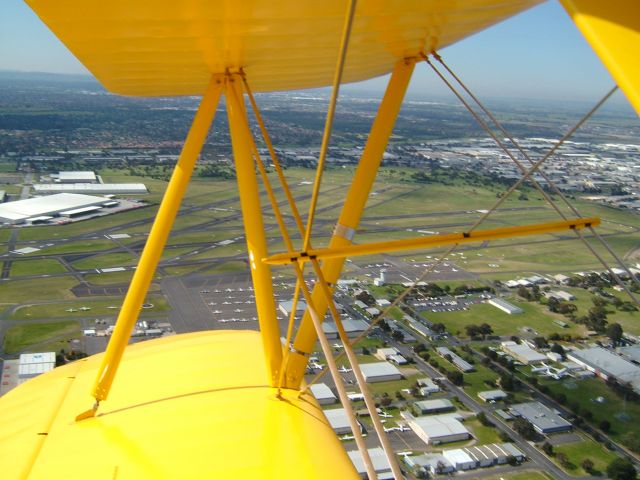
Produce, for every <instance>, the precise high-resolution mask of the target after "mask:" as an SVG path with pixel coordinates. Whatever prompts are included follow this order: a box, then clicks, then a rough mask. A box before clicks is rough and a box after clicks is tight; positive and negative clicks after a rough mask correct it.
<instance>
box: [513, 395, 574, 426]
mask: <svg viewBox="0 0 640 480" xmlns="http://www.w3.org/2000/svg"><path fill="white" fill-rule="evenodd" d="M511 412H512V413H513V414H514V415H516V416H519V417H522V418H525V419H526V420H528V421H529V422H531V424H532V425H533V428H535V429H536V431H537V432H538V433H544V434H546V433H555V432H566V431H567V430H571V428H572V425H571V423H569V422H567V421H566V420H565V419H564V418H562V417H561V416H560V415H558V413H557V412H555V411H554V410H551V409H550V408H549V407H547V406H545V405H543V404H542V403H540V402H528V403H519V404H517V405H512V406H511Z"/></svg>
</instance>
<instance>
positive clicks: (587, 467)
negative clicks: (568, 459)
mask: <svg viewBox="0 0 640 480" xmlns="http://www.w3.org/2000/svg"><path fill="white" fill-rule="evenodd" d="M580 466H581V467H582V469H583V470H584V471H585V472H587V473H591V472H592V471H593V467H594V465H593V461H592V460H591V459H590V458H585V459H584V460H582V463H580Z"/></svg>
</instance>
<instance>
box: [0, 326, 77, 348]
mask: <svg viewBox="0 0 640 480" xmlns="http://www.w3.org/2000/svg"><path fill="white" fill-rule="evenodd" d="M79 331H80V324H79V323H78V322H76V321H73V320H71V321H65V322H51V323H32V324H27V325H16V326H14V327H11V328H9V329H8V330H7V333H6V334H5V337H4V351H5V353H7V354H13V353H17V352H19V351H21V350H23V349H25V348H27V347H29V346H32V345H35V344H38V343H40V342H44V341H46V340H48V339H51V338H53V337H62V336H64V337H71V336H74V335H77V334H78V333H79Z"/></svg>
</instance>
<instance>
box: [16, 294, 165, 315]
mask: <svg viewBox="0 0 640 480" xmlns="http://www.w3.org/2000/svg"><path fill="white" fill-rule="evenodd" d="M122 301H123V298H122V297H111V298H106V299H104V298H101V299H82V300H75V301H72V302H60V303H47V304H41V305H25V306H22V307H20V308H18V309H16V310H15V311H14V312H13V313H12V314H11V316H10V318H11V319H13V320H27V319H29V320H30V319H36V318H69V317H71V318H74V317H75V318H85V317H96V316H104V315H109V316H114V317H115V316H116V315H117V314H118V312H119V310H120V306H121V305H122ZM145 302H147V303H152V304H153V305H154V307H153V308H150V309H143V310H141V311H140V314H141V315H142V316H144V315H145V314H153V313H157V312H165V311H167V310H169V304H168V302H167V300H166V299H165V298H164V297H163V296H162V295H149V296H147V298H146V300H145ZM82 307H86V308H90V309H91V310H80V308H82ZM109 307H117V308H109ZM67 310H76V311H75V312H68V311H67Z"/></svg>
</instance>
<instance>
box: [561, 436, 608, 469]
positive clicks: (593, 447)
mask: <svg viewBox="0 0 640 480" xmlns="http://www.w3.org/2000/svg"><path fill="white" fill-rule="evenodd" d="M553 450H554V452H555V453H556V454H558V453H564V454H565V455H566V456H567V459H568V461H569V465H568V466H567V467H563V466H562V465H560V464H559V462H557V460H556V458H555V457H553V459H554V461H556V463H558V465H559V466H560V467H561V468H562V469H563V470H565V471H566V472H567V473H569V474H570V475H574V476H582V475H589V473H588V472H586V471H585V470H584V469H583V468H582V466H581V463H582V461H583V460H584V459H586V458H588V459H590V460H591V461H592V462H593V465H594V468H593V471H592V473H591V475H594V476H600V475H602V474H603V472H604V471H605V470H606V468H607V465H609V463H611V461H612V460H614V459H615V458H617V455H616V454H615V453H612V452H610V451H608V450H606V449H605V448H604V447H603V446H602V445H600V444H598V443H596V442H595V441H593V440H592V439H590V438H587V437H583V440H582V441H581V442H576V443H568V444H565V445H558V446H556V447H554V448H553Z"/></svg>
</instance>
